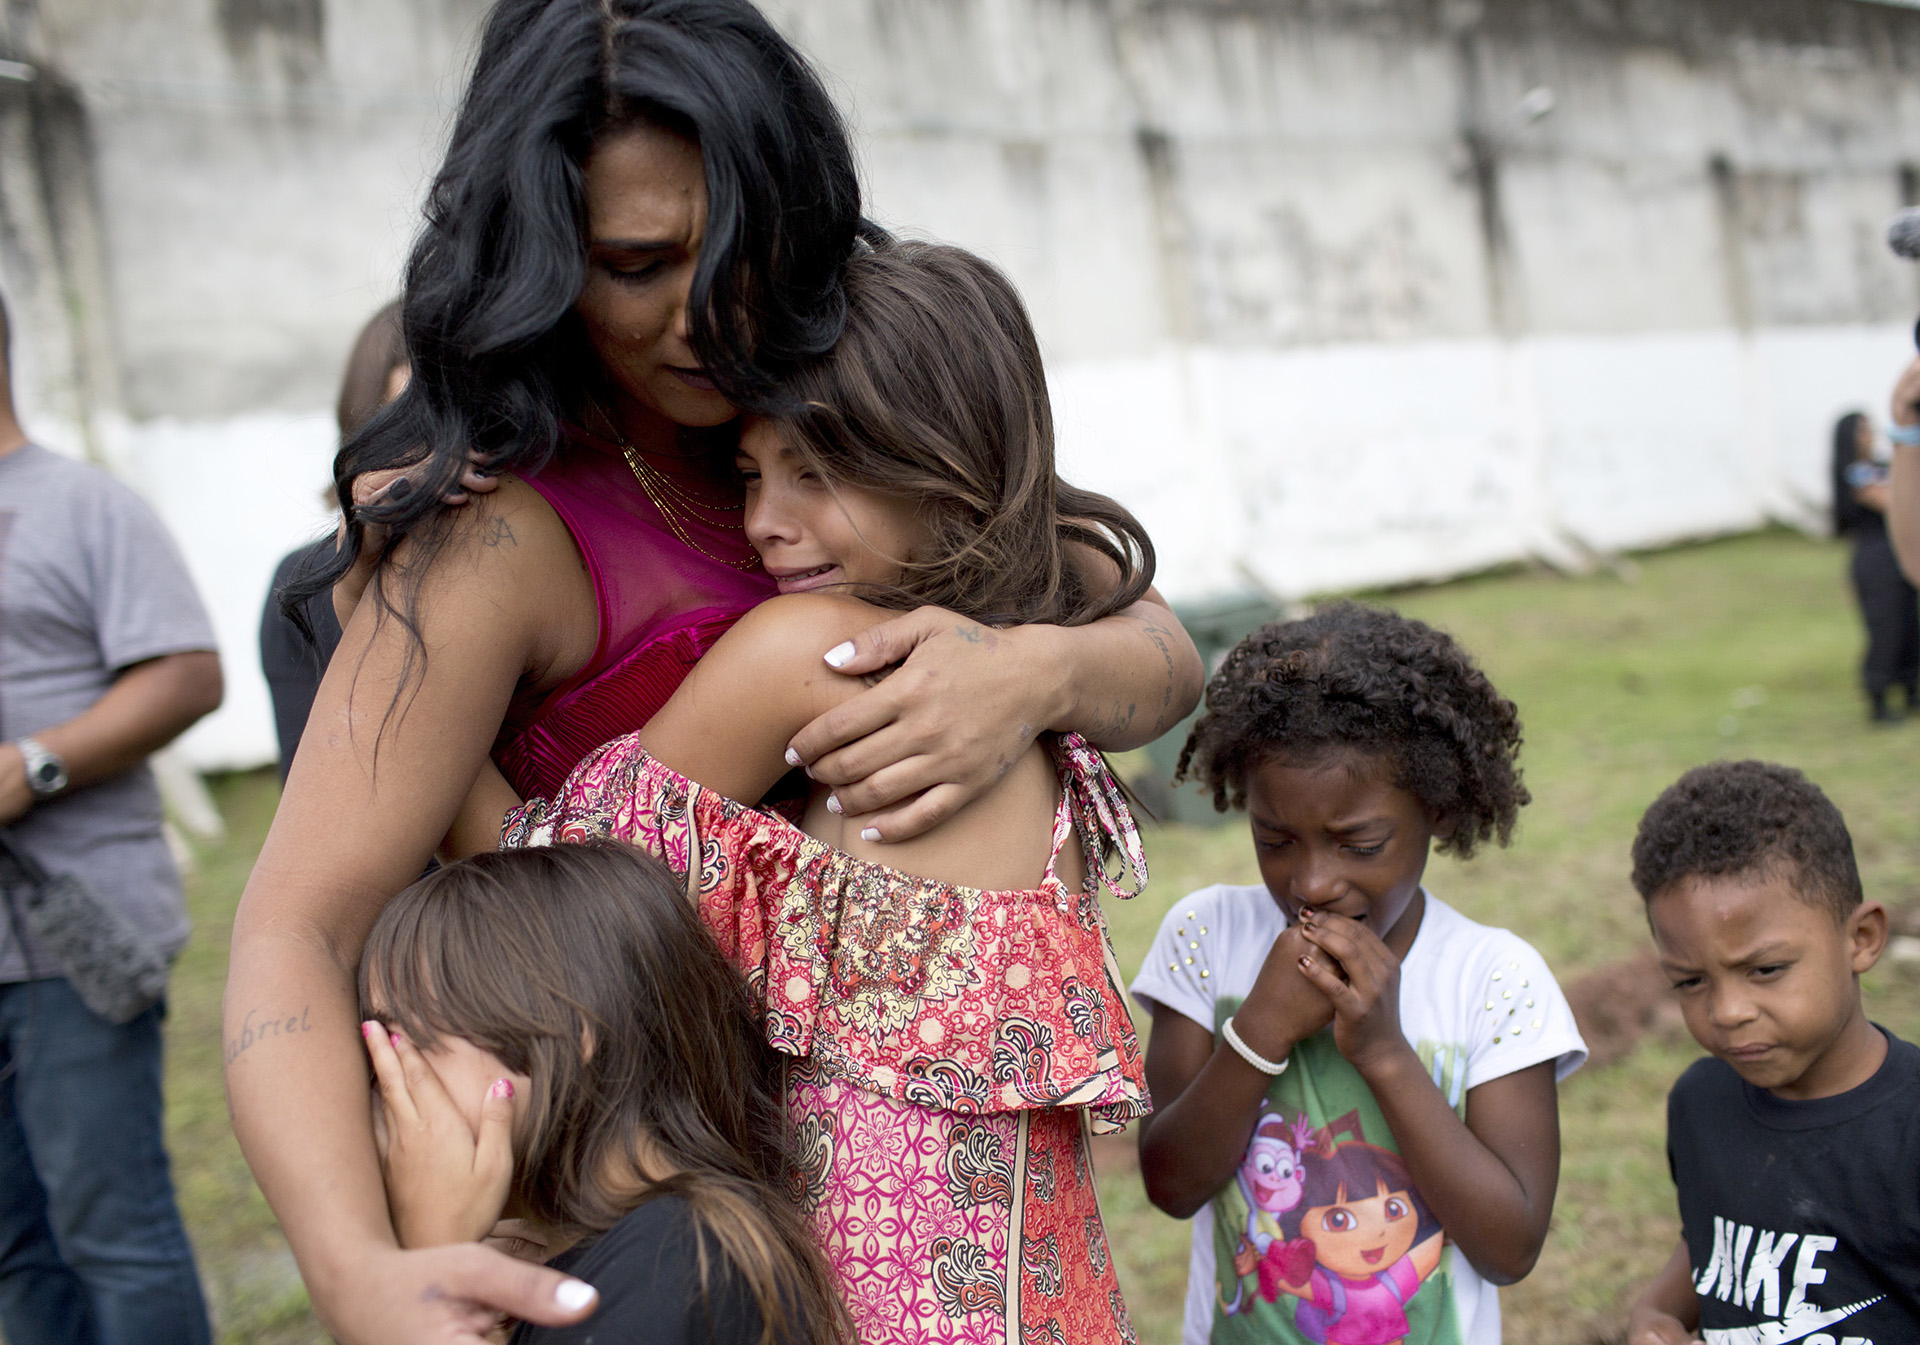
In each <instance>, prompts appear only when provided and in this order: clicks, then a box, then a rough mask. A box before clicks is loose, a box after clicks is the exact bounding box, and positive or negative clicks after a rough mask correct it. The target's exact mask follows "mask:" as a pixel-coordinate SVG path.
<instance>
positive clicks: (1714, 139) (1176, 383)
mask: <svg viewBox="0 0 1920 1345" xmlns="http://www.w3.org/2000/svg"><path fill="white" fill-rule="evenodd" d="M769 8H770V12H772V13H773V14H774V16H775V17H776V19H777V20H778V21H779V22H780V23H781V24H782V25H783V27H784V28H785V29H786V30H787V31H788V32H789V33H791V34H792V35H793V36H794V37H795V38H796V39H797V40H798V41H799V42H800V43H801V45H802V46H803V47H804V48H806V49H807V50H808V51H809V52H810V53H811V54H812V55H813V56H814V58H815V59H816V60H817V61H818V62H819V64H820V65H821V67H822V68H823V69H824V70H825V71H826V72H827V74H828V77H829V79H830V82H831V84H832V85H833V87H834V89H835V92H836V94H837V95H838V96H839V97H840V98H841V101H842V104H843V106H844V107H845V108H846V110H847V111H848V113H849V116H850V118H851V120H852V122H853V124H854V125H855V127H856V130H857V133H858V136H859V140H860V145H861V149H862V154H863V158H864V161H865V165H866V169H867V174H868V182H869V187H870V192H871V196H872V199H873V208H874V210H875V212H876V213H877V214H878V215H880V216H881V217H882V218H884V219H885V220H887V221H888V222H889V223H891V224H894V225H896V226H899V227H903V228H907V229H911V230H913V231H915V232H920V233H924V234H928V235H933V236H937V237H942V238H947V239H951V240H954V241H958V242H962V243H966V244H968V245H970V246H973V247H975V248H978V249H980V250H982V251H984V252H986V253H988V254H989V255H991V256H993V257H994V258H995V259H996V260H998V261H999V262H1000V263H1001V264H1002V265H1004V266H1005V267H1006V268H1007V269H1008V270H1009V271H1010V272H1011V273H1012V274H1013V276H1014V277H1015V279H1016V280H1017V281H1018V282H1019V284H1020V286H1021V288H1022V290H1023V292H1024V293H1025V294H1026V295H1027V296H1028V299H1029V302H1030V303H1031V305H1032V307H1033V310H1034V315H1035V319H1036V322H1037V324H1038V326H1039V328H1040V331H1041V334H1042V337H1043V340H1044V342H1045V344H1046V347H1047V351H1048V355H1049V360H1050V367H1051V370H1052V377H1053V383H1054V392H1055V399H1056V403H1057V410H1058V413H1059V421H1060V425H1061V440H1062V444H1061V447H1062V454H1063V457H1064V459H1065V461H1066V463H1067V465H1068V470H1069V472H1070V474H1071V475H1072V476H1074V477H1075V478H1076V479H1077V480H1080V481H1082V482H1083V483H1085V484H1088V485H1093V486H1096V487H1099V488H1103V489H1106V490H1109V491H1111V492H1112V493H1114V494H1115V495H1117V496H1119V497H1120V498H1121V499H1122V500H1123V501H1125V502H1126V503H1128V504H1129V505H1131V506H1132V507H1133V508H1134V509H1135V510H1137V511H1138V512H1139V513H1140V514H1141V515H1142V517H1143V519H1144V520H1145V521H1146V522H1147V524H1148V526H1149V527H1150V528H1151V530H1152V532H1153V534H1154V536H1155V538H1156V541H1157V542H1158V544H1159V546H1160V549H1161V558H1162V586H1163V588H1165V589H1166V590H1167V591H1168V592H1169V593H1172V594H1174V595H1176V596H1179V597H1185V598H1199V597H1206V596H1210V595H1220V594H1226V593H1231V592H1235V591H1241V590H1246V589H1248V588H1258V589H1262V590H1265V591H1269V592H1272V593H1276V594H1280V595H1283V596H1291V595H1297V594H1302V593H1309V592H1314V591H1318V590H1324V589H1327V588H1331V587H1340V586H1346V585H1353V584H1360V583H1373V582H1381V581H1391V580H1398V579H1407V578H1415V577H1424V576H1435V575H1441V574H1446V573H1452V572H1458V571H1461V570H1465V569H1471V568H1474V567H1477V566H1482V565H1486V564H1489V563H1494V562H1498V561H1501V560H1506V559H1511V558H1515V557H1518V556H1522V555H1529V554H1533V555H1542V556H1546V557H1548V558H1550V559H1555V560H1559V561H1565V562H1576V561H1577V560H1578V559H1579V557H1580V556H1581V555H1582V554H1583V553H1584V552H1585V551H1587V550H1589V549H1602V550H1604V549H1613V548H1619V547H1628V546H1638V545H1647V544H1653V543H1658V542H1662V541H1667V540H1671V539H1674V538H1678V537H1684V536H1690V535H1699V534H1703V533H1709V532H1714V531H1722V530H1728V529H1734V528H1740V527H1747V526H1751V525H1754V524H1757V523H1759V522H1762V521H1764V520H1765V519H1767V518H1769V517H1786V518H1792V519H1810V518H1811V517H1813V516H1814V514H1815V513H1816V512H1817V509H1818V507H1819V506H1820V505H1821V504H1822V503H1823V500H1824V485H1823V465H1822V464H1823V459H1824V453H1825V435H1826V431H1827V427H1828V426H1829V425H1830V424H1831V421H1832V418H1833V417H1834V416H1836V415H1837V414H1839V413H1840V412H1841V411H1843V410H1845V409H1847V408H1849V407H1851V406H1854V405H1865V406H1869V407H1873V408H1875V409H1877V408H1878V407H1879V405H1880V403H1881V402H1882V401H1883V399H1884V391H1885V388H1886V386H1887V385H1888V383H1889V382H1890V380H1891V378H1892V376H1893V374H1894V372H1895V371H1896V370H1897V368H1898V367H1899V365H1900V364H1901V362H1902V361H1903V359H1904V358H1905V356H1906V354H1907V353H1908V352H1909V351H1910V350H1911V342H1910V338H1909V336H1908V333H1907V327H1906V324H1907V322H1908V321H1909V320H1910V318H1911V316H1912V314H1913V313H1914V311H1915V310H1916V309H1920V278H1917V277H1916V274H1915V272H1914V269H1913V268H1911V267H1908V266H1903V265H1900V264H1897V263H1896V262H1895V261H1894V260H1893V259H1892V258H1891V257H1890V256H1889V255H1888V254H1887V253H1886V251H1885V249H1884V247H1883V246H1882V244H1881V243H1880V241H1879V234H1880V230H1881V228H1882V227H1883V226H1884V223H1885V221H1886V219H1887V217H1888V216H1889V215H1891V214H1892V213H1893V212H1894V211H1895V210H1896V209H1897V208H1898V207H1899V206H1900V205H1901V204H1902V202H1903V201H1904V200H1911V199H1913V198H1914V196H1915V195H1916V193H1917V192H1920V82H1916V79H1915V76H1916V74H1920V13H1914V12H1911V11H1907V10H1902V9H1896V8H1889V7H1886V6H1882V5H1870V4H1862V3H1857V2H1856V0H1801V3H1793V4H1789V3H1784V0H1159V2H1158V3H1149V2H1147V0H774V2H773V3H771V4H770V5H769ZM482 12H483V6H482V5H481V4H479V3H477V2H476V0H38V3H37V4H36V3H30V0H11V7H10V8H9V9H7V10H6V14H7V18H6V23H5V27H4V32H0V42H3V43H4V45H5V47H6V50H4V51H0V55H12V56H15V57H17V58H18V59H20V60H23V61H28V62H31V63H32V64H33V65H34V66H35V68H36V70H37V72H38V76H39V77H38V78H37V79H35V80H34V81H32V82H31V83H22V82H20V81H18V80H9V79H7V78H5V74H6V68H5V67H4V66H0V211H3V212H4V218H3V219H0V279H4V281H5V283H6V285H7V288H8V291H9V293H10V295H12V296H13V298H14V301H15V304H16V307H17V308H19V309H20V310H21V312H20V315H19V322H18V325H19V327H20V328H21V339H20V340H19V341H17V342H16V348H17V349H18V350H19V359H20V363H21V365H22V371H21V381H22V383H23V384H24V389H23V391H24V393H25V396H24V400H25V401H26V403H27V409H28V412H29V414H30V415H31V416H32V417H33V423H34V425H35V427H36V429H38V430H40V431H41V433H42V434H43V435H44V437H46V438H48V439H49V440H52V441H55V442H57V443H58V444H59V445H60V446H62V447H67V448H70V449H72V450H73V451H76V452H83V451H84V452H92V453H94V454H95V455H97V456H100V457H102V458H104V459H105V460H107V461H109V462H111V463H112V464H113V465H114V466H115V467H116V468H117V469H119V470H121V471H122V472H123V473H125V474H126V475H127V476H128V477H129V478H130V479H132V480H133V481H135V483H136V484H138V485H139V486H141V488H143V489H145V490H146V491H148V492H149V494H150V495H151V496H152V497H153V498H155V499H156V500H157V501H158V502H159V504H160V505H161V507H162V509H163V511H164V512H166V514H167V515H168V517H169V518H170V519H171V520H172V521H173V523H174V524H175V526H176V528H177V529H178V530H179V531H180V532H181V534H182V536H183V540H184V541H185V543H186V545H187V547H188V549H189V552H190V555H191V556H192V559H193V562H194V564H195V566H196V569H197V572H198V573H199V575H200V578H201V580H202V582H203V584H204V585H205V587H206V588H207V590H208V592H209V595H210V597H211V598H212V600H213V602H214V605H215V606H216V609H217V611H218V614H219V620H220V625H221V631H222V636H223V639H224V640H225V641H226V644H227V653H228V667H229V673H230V676H231V677H232V679H233V684H234V693H233V695H232V697H231V700H230V705H229V707H228V708H227V709H226V710H224V711H223V712H222V713H221V714H220V715H219V716H217V717H216V718H215V719H214V720H211V721H209V722H208V723H207V724H205V725H203V726H202V727H201V728H200V729H197V730H196V731H195V734H194V736H193V738H192V739H191V740H190V742H189V746H190V748H191V749H192V750H193V752H194V754H195V756H196V757H197V758H198V759H199V760H201V761H203V762H208V763H216V762H217V763H243V762H250V761H253V760H258V759H260V757H261V756H262V754H263V751H265V752H270V750H271V748H270V735H269V733H268V729H267V719H266V716H265V708H264V707H265V696H264V689H263V688H261V687H258V686H257V685H255V684H254V683H253V682H252V681H251V680H249V679H248V678H247V677H246V676H245V674H246V673H247V672H248V671H249V670H250V669H251V667H252V664H253V661H254V654H253V647H252V643H251V641H252V623H253V621H254V620H255V618H256V615H257V612H258V609H259V602H260V599H261V597H262V596H263V594H264V589H265V585H266V580H267V574H268V570H269V569H270V566H271V562H272V560H273V559H274V558H275V557H277V556H278V555H279V554H280V552H281V551H283V550H285V549H286V548H287V547H288V546H290V545H292V544H293V543H294V542H295V541H297V540H299V538H300V537H301V536H302V535H303V534H304V533H305V532H307V531H308V530H310V529H312V528H314V527H316V526H319V525H320V524H322V522H323V516H322V513H321V510H320V507H319V505H318V503H317V501H316V499H315V498H314V492H315V491H316V490H317V488H318V487H319V485H320V484H321V482H322V481H323V479H324V477H325V465H326V460H327V457H328V455H329V454H330V452H331V449H332V431H331V425H330V417H329V408H330V404H331V400H332V397H333V393H334V387H335V380H336V379H337V377H338V372H339V368H340V364H341V361H342V359H343V358H344V353H345V349H346V344H347V342H348V340H349V339H350V338H351V336H352V333H353V331H354V330H355V328H356V327H357V326H358V324H359V323H360V322H361V321H362V320H363V319H364V318H365V316H366V315H367V314H368V313H370V312H371V311H372V310H373V309H374V308H375V307H377V306H378V305H379V304H380V303H381V302H382V301H384V299H385V298H387V297H388V296H389V294H390V293H391V291H392V289H393V287H394V285H395V283H396V277H397V271H398V265H399V260H400V258H401V256H402V255H403V253H404V250H405V246H406V242H407V239H408V236H409V234H410V232H411V229H412V224H413V220H414V217H415V210H416V205H417V200H418V195H419V191H420V188H421V186H422V184H423V182H424V180H425V178H426V176H427V174H428V173H430V171H431V168H432V165H433V163H434V160H435V150H436V146H437V142H438V140H439V137H440V136H441V135H442V133H443V130H444V126H445V122H446V120H447V117H448V114H449V112H450V110H451V102H452V100H453V99H454V98H455V97H456V96H457V93H458V89H459V83H460V76H461V66H462V62H463V60H464V58H465V53H466V52H467V51H468V50H469V49H470V43H471V40H472V37H473V35H474V33H475V31H476V27H477V24H478V22H479V19H480V17H481V14H482ZM1542 90H1544V91H1545V92H1539V91H1542ZM1549 104H1550V105H1551V110H1550V111H1544V109H1545V108H1546V107H1547V106H1548V105H1549Z"/></svg>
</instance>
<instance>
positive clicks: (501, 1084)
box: [493, 1079, 513, 1097]
mask: <svg viewBox="0 0 1920 1345" xmlns="http://www.w3.org/2000/svg"><path fill="white" fill-rule="evenodd" d="M493 1096H494V1097H512V1096H513V1080H512V1079H501V1080H498V1081H497V1082H496V1083H495V1084H494V1085H493Z"/></svg>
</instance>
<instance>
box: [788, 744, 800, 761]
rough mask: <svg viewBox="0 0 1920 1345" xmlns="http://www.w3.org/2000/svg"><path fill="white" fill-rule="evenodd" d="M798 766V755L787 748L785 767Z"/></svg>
mask: <svg viewBox="0 0 1920 1345" xmlns="http://www.w3.org/2000/svg"><path fill="white" fill-rule="evenodd" d="M799 764H800V754H799V753H798V752H796V751H794V750H793V749H792V748H791V747H789V748H788V749H787V765H789V766H798V765H799Z"/></svg>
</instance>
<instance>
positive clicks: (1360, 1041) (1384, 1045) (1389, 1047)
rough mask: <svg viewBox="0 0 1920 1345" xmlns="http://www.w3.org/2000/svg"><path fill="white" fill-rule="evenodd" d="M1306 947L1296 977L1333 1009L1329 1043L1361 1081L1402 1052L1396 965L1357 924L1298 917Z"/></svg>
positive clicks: (1308, 913)
mask: <svg viewBox="0 0 1920 1345" xmlns="http://www.w3.org/2000/svg"><path fill="white" fill-rule="evenodd" d="M1299 929H1300V932H1301V936H1302V938H1303V939H1304V940H1305V942H1306V943H1307V945H1308V948H1307V952H1306V954H1305V957H1306V961H1305V962H1304V963H1302V964H1301V972H1302V973H1303V975H1304V977H1305V979H1306V980H1308V981H1310V982H1311V983H1312V984H1313V985H1314V987H1315V988H1316V989H1318V990H1319V991H1320V993H1321V994H1323V995H1325V996H1326V998H1327V1001H1328V1003H1329V1004H1331V1005H1332V1007H1333V1040H1334V1043H1335V1044H1336V1045H1337V1046H1339V1048H1340V1054H1341V1055H1343V1056H1345V1057H1346V1058H1347V1060H1348V1062H1349V1063H1350V1064H1352V1066H1353V1067H1354V1068H1355V1069H1357V1070H1359V1071H1360V1074H1361V1077H1363V1078H1364V1077H1366V1074H1367V1070H1368V1067H1369V1066H1370V1065H1374V1064H1381V1063H1385V1061H1386V1060H1388V1059H1389V1058H1390V1057H1391V1056H1393V1055H1394V1054H1395V1053H1397V1052H1400V1051H1405V1050H1408V1049H1409V1047H1408V1045H1407V1038H1406V1034H1405V1033H1403V1032H1402V1031H1401V1030H1400V959H1399V958H1397V957H1395V956H1394V955H1393V951H1392V950H1391V949H1390V948H1388V947H1387V945H1386V943H1385V942H1384V941H1383V940H1382V939H1381V938H1380V936H1379V935H1378V934H1375V933H1374V932H1373V930H1372V929H1370V928H1368V927H1367V926H1366V925H1364V924H1361V923H1360V922H1359V921H1357V920H1350V919H1348V918H1347V917H1346V916H1344V915H1335V914H1333V913H1331V912H1327V911H1320V912H1315V911H1314V910H1313V909H1312V908H1311V907H1307V908H1305V909H1303V910H1302V911H1301V912H1300V925H1299Z"/></svg>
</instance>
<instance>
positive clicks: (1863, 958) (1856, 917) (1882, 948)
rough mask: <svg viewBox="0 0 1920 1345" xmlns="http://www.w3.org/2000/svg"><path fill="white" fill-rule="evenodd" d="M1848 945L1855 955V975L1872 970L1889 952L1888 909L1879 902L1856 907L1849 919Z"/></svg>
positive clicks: (1864, 903)
mask: <svg viewBox="0 0 1920 1345" xmlns="http://www.w3.org/2000/svg"><path fill="white" fill-rule="evenodd" d="M1847 944H1848V946H1849V948H1850V949H1851V951H1852V954H1853V974H1854V975H1856V976H1858V975H1859V974H1860V973H1861V972H1863V971H1867V970H1870V969H1871V968H1872V966H1873V964H1874V963H1876V962H1878V961H1879V960H1880V954H1882V953H1884V952H1886V951H1887V908H1886V907H1885V906H1882V905H1881V904H1880V903H1879V902H1877V901H1868V902H1862V903H1861V904H1860V905H1859V906H1856V907H1855V908H1854V910H1853V913H1852V914H1851V915H1849V916H1848V917H1847Z"/></svg>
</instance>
